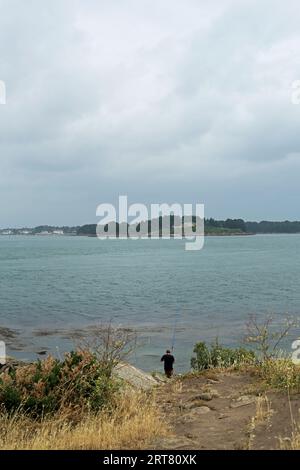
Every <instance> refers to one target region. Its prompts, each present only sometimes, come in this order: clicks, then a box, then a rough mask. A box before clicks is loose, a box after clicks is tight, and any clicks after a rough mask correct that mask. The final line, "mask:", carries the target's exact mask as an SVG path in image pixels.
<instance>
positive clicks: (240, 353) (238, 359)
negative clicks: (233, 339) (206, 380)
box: [191, 340, 256, 371]
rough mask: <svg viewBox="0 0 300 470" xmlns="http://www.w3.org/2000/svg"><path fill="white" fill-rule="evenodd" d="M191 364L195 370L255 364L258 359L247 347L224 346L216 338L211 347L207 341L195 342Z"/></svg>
mask: <svg viewBox="0 0 300 470" xmlns="http://www.w3.org/2000/svg"><path fill="white" fill-rule="evenodd" d="M193 352H194V354H195V355H196V357H192V359H191V366H192V368H193V369H194V370H197V371H201V370H205V369H210V368H214V367H223V368H226V367H231V366H235V365H236V366H238V365H240V364H253V363H254V362H255V360H256V358H255V353H254V352H253V351H249V350H248V349H245V348H236V349H231V348H224V347H223V346H221V345H220V344H219V343H218V341H217V340H216V341H215V342H214V343H213V344H211V346H210V347H208V346H207V345H206V343H205V342H199V343H196V344H195V347H194V350H193Z"/></svg>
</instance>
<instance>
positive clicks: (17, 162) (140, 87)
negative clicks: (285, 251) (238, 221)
mask: <svg viewBox="0 0 300 470" xmlns="http://www.w3.org/2000/svg"><path fill="white" fill-rule="evenodd" d="M0 8H1V17H0V79H1V80H5V82H6V86H7V104H6V105H5V106H1V107H0V198H1V201H2V203H1V205H0V225H1V226H7V225H35V224H39V223H53V224H54V223H55V224H63V223H66V224H77V223H85V222H90V221H91V222H92V221H93V220H95V208H96V206H97V204H99V203H101V202H114V200H116V198H117V196H118V194H120V193H126V194H128V196H129V199H132V202H134V201H139V202H159V201H169V202H172V201H180V202H181V201H182V202H192V201H194V202H196V201H197V202H204V203H205V205H206V211H207V213H208V215H212V216H215V217H226V216H240V217H245V218H254V219H259V218H278V219H280V218H297V219H299V218H300V214H299V211H298V208H297V206H296V204H295V200H296V198H299V192H300V190H299V189H298V188H299V184H298V181H297V175H298V174H299V173H298V169H299V166H300V163H299V162H300V160H299V155H300V153H299V152H300V133H299V124H300V105H299V106H295V105H292V104H291V83H292V82H293V81H294V80H297V79H300V56H299V53H298V51H299V48H300V32H299V19H300V11H299V5H298V2H297V1H292V0H288V1H287V2H285V3H284V4H282V3H281V2H279V1H278V2H274V0H272V1H266V0H262V1H260V2H258V1H255V0H252V1H244V2H240V1H229V0H228V1H225V0H223V1H222V2H219V1H210V2H208V1H196V0H188V1H186V2H179V1H174V0H173V1H171V0H165V1H164V2H158V1H151V2H150V1H148V0H119V1H117V2H108V1H96V0H86V1H83V0H81V1H79V0H72V1H70V0H59V1H58V0H53V1H51V2H50V1H49V2H40V1H38V0H29V1H27V2H22V1H20V0H18V1H17V0H10V1H8V0H2V1H0Z"/></svg>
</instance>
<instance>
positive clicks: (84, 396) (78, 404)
mask: <svg viewBox="0 0 300 470" xmlns="http://www.w3.org/2000/svg"><path fill="white" fill-rule="evenodd" d="M108 371H109V372H108ZM119 385H120V383H119V382H118V381H117V380H116V379H115V378H113V376H112V374H111V370H110V369H109V368H108V367H107V365H106V364H104V363H103V362H101V361H99V360H97V358H96V356H95V355H94V354H92V353H91V352H89V351H80V352H78V351H75V352H71V353H68V354H66V355H65V358H64V360H63V361H59V360H58V359H55V358H53V357H51V356H50V357H48V358H47V359H45V360H44V361H37V362H35V363H33V364H29V365H26V366H23V367H18V368H16V369H10V370H6V371H5V372H3V373H2V374H1V376H0V404H2V406H3V407H4V408H5V409H6V410H7V411H9V412H10V411H15V410H16V409H18V408H20V407H21V408H22V409H23V410H24V411H25V412H27V413H29V414H31V415H32V416H35V417H39V416H43V415H45V414H48V413H53V412H56V411H58V410H61V409H63V408H66V409H69V410H70V409H73V410H75V409H79V408H80V409H86V410H97V409H99V408H102V407H104V406H108V405H110V404H112V403H113V400H114V397H115V394H116V392H117V391H118V388H119Z"/></svg>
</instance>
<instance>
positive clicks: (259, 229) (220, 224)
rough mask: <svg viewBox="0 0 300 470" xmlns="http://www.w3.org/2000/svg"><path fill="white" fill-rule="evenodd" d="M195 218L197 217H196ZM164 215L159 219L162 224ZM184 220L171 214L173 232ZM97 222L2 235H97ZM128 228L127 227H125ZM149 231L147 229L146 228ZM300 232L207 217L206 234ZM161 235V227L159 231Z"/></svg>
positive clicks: (290, 226)
mask: <svg viewBox="0 0 300 470" xmlns="http://www.w3.org/2000/svg"><path fill="white" fill-rule="evenodd" d="M194 219H195V218H194ZM161 221H162V217H160V219H159V224H161ZM181 223H182V220H178V217H177V218H175V217H174V216H172V215H171V217H170V226H171V234H172V231H173V232H174V227H175V226H176V227H178V225H180V224H181ZM143 224H144V226H148V227H149V233H150V226H151V221H150V220H149V221H145V222H143ZM96 227H97V225H96V224H86V225H82V226H72V227H69V226H50V225H40V226H38V227H33V228H28V227H25V228H24V227H23V228H5V229H0V235H77V236H89V237H95V236H96ZM125 230H126V228H125ZM118 232H119V224H118V223H116V233H117V236H118ZM146 232H147V230H146ZM280 233H289V234H293V233H294V234H295V233H300V221H288V220H286V221H261V222H251V221H245V220H243V219H230V218H228V219H224V220H217V219H213V218H207V219H205V234H206V235H245V234H251V235H252V234H280ZM158 235H161V229H160V230H159V232H158Z"/></svg>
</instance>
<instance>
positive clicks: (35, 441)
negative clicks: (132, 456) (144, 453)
mask: <svg viewBox="0 0 300 470" xmlns="http://www.w3.org/2000/svg"><path fill="white" fill-rule="evenodd" d="M154 400H155V397H154V396H153V395H151V396H149V395H146V394H145V392H137V391H133V390H131V391H127V392H126V393H123V394H122V395H120V397H119V399H118V402H117V404H116V406H115V409H114V410H113V412H111V411H103V410H102V411H101V412H99V413H88V414H83V415H82V416H80V417H79V418H78V421H77V423H74V421H73V420H72V421H70V420H69V418H68V410H67V409H66V410H65V411H64V410H61V411H60V413H59V414H56V415H54V416H51V417H45V418H44V419H42V420H33V419H32V418H30V417H28V416H26V414H24V413H22V412H21V411H17V412H14V414H8V413H7V412H4V413H2V416H0V419H1V425H0V433H1V448H2V449H5V450H40V449H42V450H75V449H78V450H99V449H108V450H110V449H128V450H130V449H135V450H136V449H143V448H147V446H148V445H149V444H150V442H151V441H153V440H154V439H155V438H158V437H162V436H164V435H165V434H166V432H167V430H166V427H165V425H164V423H163V422H162V421H161V419H160V417H159V415H158V412H157V408H156V406H155V401H154Z"/></svg>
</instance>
